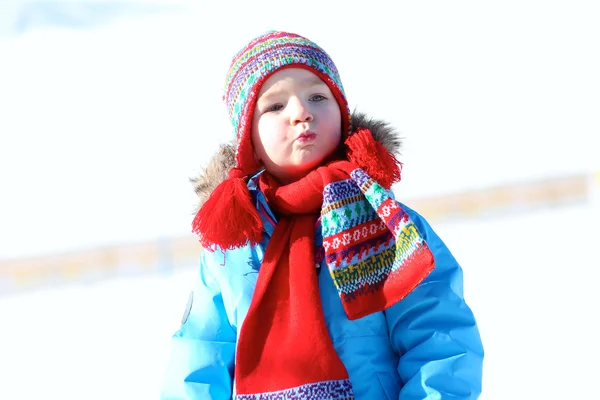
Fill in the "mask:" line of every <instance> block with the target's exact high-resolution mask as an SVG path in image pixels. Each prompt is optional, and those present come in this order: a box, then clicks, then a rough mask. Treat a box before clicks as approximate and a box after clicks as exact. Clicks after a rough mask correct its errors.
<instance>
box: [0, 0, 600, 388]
mask: <svg viewBox="0 0 600 400" xmlns="http://www.w3.org/2000/svg"><path fill="white" fill-rule="evenodd" d="M11 4H12V5H14V4H15V1H13V2H12V3H11ZM188 4H189V9H188V10H189V11H188V12H185V13H173V12H171V13H168V14H165V15H154V16H147V17H144V18H137V19H131V20H130V19H127V18H121V19H119V20H117V21H116V22H115V23H113V24H111V25H109V26H103V27H96V28H93V29H84V30H76V31H72V30H68V29H57V28H55V29H44V30H43V29H38V30H33V31H31V32H29V33H26V34H23V35H19V36H15V37H2V38H0V187H1V188H2V194H1V197H0V199H1V204H2V206H1V207H0V258H9V257H20V256H26V255H31V254H44V253H47V252H55V251H63V250H69V249H77V248H81V247H84V246H85V247H87V246H97V245H102V244H108V243H121V242H127V241H138V240H143V239H153V238H156V237H160V236H170V235H175V234H185V233H187V232H188V231H189V224H190V220H191V215H190V213H191V210H192V206H193V202H194V194H193V192H192V190H191V188H190V185H189V183H188V180H187V179H188V177H189V176H192V175H193V174H194V173H196V172H197V171H198V170H199V168H200V167H201V166H203V165H205V163H206V160H207V157H208V156H209V154H211V152H212V151H213V150H214V149H215V147H216V146H217V144H218V143H219V142H222V141H225V140H228V139H229V138H230V136H229V134H230V129H229V126H228V123H227V117H226V115H225V110H224V107H223V105H222V104H221V100H220V96H221V87H222V83H223V82H224V74H225V71H226V69H227V66H228V63H229V61H230V57H231V56H232V55H233V54H234V52H235V51H237V50H238V48H239V47H240V46H241V45H243V44H244V43H245V42H246V41H247V40H248V39H249V38H250V37H252V36H255V35H258V34H260V33H263V32H264V31H266V30H269V29H282V30H290V31H295V32H298V33H302V34H305V35H306V36H308V37H310V38H312V39H314V40H315V41H317V42H318V43H319V44H321V45H322V46H323V47H324V48H325V49H327V50H328V51H329V52H330V54H331V55H332V57H333V59H334V60H336V63H337V64H338V67H339V68H340V71H341V74H342V79H343V81H344V84H345V86H346V92H347V94H348V98H349V100H350V103H351V106H352V107H354V106H357V107H358V109H359V110H363V111H367V112H369V113H370V114H371V115H373V116H376V117H382V118H386V119H388V120H389V121H391V122H392V123H393V124H394V125H395V126H397V127H398V128H399V129H400V131H401V132H402V134H403V136H404V137H405V138H406V139H405V141H406V144H405V149H404V152H403V156H402V161H403V162H404V163H405V167H404V172H403V173H404V175H403V183H402V185H400V188H399V193H400V196H406V198H414V197H420V196H425V195H441V194H444V193H447V192H454V191H458V190H461V189H471V188H477V187H482V186H483V187H488V186H490V185H494V184H498V183H506V182H511V181H515V180H519V181H520V180H523V179H529V178H535V177H547V176H554V175H562V174H567V173H570V172H592V171H597V170H598V169H600V161H599V160H600V158H599V157H598V156H597V150H596V148H597V146H595V145H593V143H595V138H596V137H597V136H598V134H600V119H599V118H598V110H600V96H598V93H600V74H598V71H600V53H598V51H597V49H598V48H599V47H600V46H599V43H598V42H599V39H598V38H600V24H598V23H597V21H598V20H599V19H600V11H599V10H600V6H599V5H598V3H597V2H594V1H572V2H569V3H568V4H567V3H564V2H547V1H541V0H537V1H534V0H519V1H517V0H508V1H503V2H497V3H489V2H479V1H474V0H472V1H453V2H447V1H441V0H438V1H432V2H411V3H410V4H409V3H401V4H399V5H398V6H397V8H396V9H394V10H390V9H389V4H388V3H387V2H378V1H370V2H368V5H366V4H364V3H363V2H355V3H353V2H352V1H348V2H344V4H343V5H341V4H338V3H336V2H323V1H314V0H307V1H304V2H302V4H301V6H300V4H299V3H290V5H289V6H285V7H283V6H280V5H275V4H274V3H272V2H263V1H252V2H247V1H240V2H236V1H228V2H222V3H219V2H212V3H211V4H210V5H209V6H208V5H206V4H204V3H202V4H200V5H194V4H195V2H188ZM4 7H5V9H2V10H0V14H2V19H0V24H2V23H5V22H6V21H8V20H9V19H10V18H11V15H13V14H11V13H10V12H8V11H11V10H13V9H11V10H9V9H8V8H6V7H8V6H4ZM7 10H8V11H7ZM232 10H236V12H231V11H232ZM3 21H4V22H3ZM9 22H10V21H9ZM0 31H2V29H1V27H0ZM373 64H375V65H373ZM373 67H377V68H379V69H372V68H373ZM598 209H599V208H598V205H597V204H596V205H594V206H589V207H587V206H583V207H570V208H563V209H556V210H540V211H538V212H534V213H528V214H523V215H512V216H505V217H503V216H500V217H497V218H489V219H482V220H474V221H458V222H456V223H452V224H449V223H445V224H440V225H439V226H436V229H437V231H438V232H439V233H440V235H441V236H442V238H443V239H444V240H445V241H446V242H447V244H448V245H449V246H450V248H451V249H452V251H453V252H454V254H455V255H456V257H457V259H458V260H459V262H460V263H461V264H462V265H463V268H464V270H465V286H466V289H465V291H466V299H467V301H468V303H469V304H470V305H471V307H472V308H473V310H474V311H475V314H476V316H477V319H478V321H479V324H480V329H481V332H482V337H483V341H484V345H485V349H486V362H485V374H484V394H483V395H482V396H481V399H483V400H504V399H516V400H518V399H532V398H557V399H575V398H600V396H596V397H594V396H595V395H594V393H596V392H597V390H596V388H595V379H596V376H595V371H596V370H597V368H595V367H594V365H595V364H594V363H595V360H597V359H598V358H599V357H600V351H599V349H598V344H597V343H598V341H597V339H596V338H595V332H596V331H595V330H594V329H593V328H595V327H596V325H597V322H598V321H597V320H598V317H597V315H598V312H597V304H600V303H599V301H598V295H597V294H596V293H597V290H596V288H595V286H596V285H595V280H594V277H595V270H596V269H597V268H598V267H599V266H600V262H599V261H598V257H597V252H596V247H597V243H596V241H597V237H598V234H597V232H596V231H597V226H598V223H599V222H600V217H599V211H598ZM0 273H1V272H0ZM194 273H195V271H194V266H190V268H189V269H188V270H186V271H183V272H178V273H177V274H175V275H173V276H153V277H143V278H142V277H140V278H135V279H124V280H118V281H108V282H104V283H99V284H95V285H90V286H83V285H73V286H72V287H69V288H56V289H51V290H43V291H37V292H31V293H23V294H19V295H14V296H10V297H6V296H4V297H0V321H1V325H2V328H1V329H0V398H2V399H11V400H13V399H14V400H21V399H39V398H60V399H64V400H69V399H81V398H85V399H106V398H111V399H149V398H157V397H158V389H159V387H160V380H161V377H162V374H163V372H164V368H165V366H166V360H167V357H168V346H169V337H170V335H171V334H172V333H173V332H174V331H175V330H176V329H177V327H178V323H179V320H180V317H181V314H182V313H183V309H184V306H185V302H186V299H187V296H188V290H189V287H190V285H191V279H192V277H193V275H194Z"/></svg>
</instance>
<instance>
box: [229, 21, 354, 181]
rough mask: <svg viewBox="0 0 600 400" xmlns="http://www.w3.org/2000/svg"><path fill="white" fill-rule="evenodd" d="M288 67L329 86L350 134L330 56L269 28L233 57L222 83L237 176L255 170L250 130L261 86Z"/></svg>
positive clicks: (345, 106)
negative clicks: (307, 72)
mask: <svg viewBox="0 0 600 400" xmlns="http://www.w3.org/2000/svg"><path fill="white" fill-rule="evenodd" d="M288 67H295V68H305V69H307V70H309V71H311V72H312V73H314V74H315V75H317V76H318V77H319V78H320V79H321V80H323V82H325V83H326V84H327V85H328V86H329V89H330V90H331V92H332V93H333V95H334V96H335V98H336V100H337V102H338V104H339V106H340V112H341V115H342V132H343V133H346V134H349V133H350V126H351V123H350V110H349V108H348V102H347V101H346V96H345V93H344V88H343V86H342V81H341V80H340V75H339V73H338V70H337V68H336V66H335V64H334V63H333V61H332V60H331V58H330V57H329V55H328V54H327V53H326V52H325V51H324V50H323V49H322V48H321V47H319V46H318V45H317V44H315V43H313V42H312V41H310V40H309V39H307V38H305V37H302V36H300V35H297V34H294V33H288V32H277V31H269V32H267V33H266V34H263V35H261V36H259V37H257V38H255V39H253V40H252V41H250V42H249V43H248V44H247V45H246V46H245V47H244V48H242V49H241V50H240V51H239V52H238V53H237V54H236V55H235V56H234V58H233V60H232V62H231V65H230V67H229V72H228V74H227V79H226V83H225V91H224V95H223V100H224V102H225V104H226V106H227V111H228V112H229V117H230V119H231V124H232V125H233V130H234V133H235V135H236V139H237V149H236V169H237V170H238V171H239V173H238V175H241V174H244V175H245V174H250V173H252V172H255V171H256V169H257V166H256V163H255V160H254V152H253V151H252V140H251V129H252V119H253V113H254V107H255V104H256V101H257V98H258V93H259V91H260V88H261V86H262V84H263V83H264V82H265V81H266V80H267V79H268V77H269V76H270V75H271V74H273V73H275V72H276V71H279V70H281V69H283V68H288ZM344 137H345V136H344Z"/></svg>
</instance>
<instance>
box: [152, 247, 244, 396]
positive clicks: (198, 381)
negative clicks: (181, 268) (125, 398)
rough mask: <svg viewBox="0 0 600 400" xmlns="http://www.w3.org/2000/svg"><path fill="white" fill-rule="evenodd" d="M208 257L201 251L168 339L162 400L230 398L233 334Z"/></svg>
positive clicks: (209, 254)
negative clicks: (185, 305)
mask: <svg viewBox="0 0 600 400" xmlns="http://www.w3.org/2000/svg"><path fill="white" fill-rule="evenodd" d="M211 260H212V258H211V253H209V252H207V251H204V252H203V253H202V256H201V260H200V270H199V275H198V278H197V280H196V283H195V285H194V288H193V291H192V294H191V295H190V300H189V301H188V308H186V313H185V315H184V318H183V320H182V324H181V326H180V328H179V330H178V331H177V332H175V334H174V335H173V337H172V339H171V350H170V351H171V353H170V359H169V363H168V366H167V371H166V375H165V379H164V382H163V386H162V391H161V399H163V400H175V399H177V400H207V399H208V400H224V399H231V394H232V384H233V381H232V377H233V366H234V359H235V345H236V333H235V330H234V329H233V328H232V327H231V325H230V323H229V319H228V317H227V314H226V312H225V307H224V304H223V297H222V293H221V290H220V289H219V286H218V283H217V281H216V279H215V277H214V276H213V275H212V274H211V270H210V263H211V262H212V261H211ZM190 302H191V304H190ZM188 310H189V314H188Z"/></svg>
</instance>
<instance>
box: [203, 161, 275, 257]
mask: <svg viewBox="0 0 600 400" xmlns="http://www.w3.org/2000/svg"><path fill="white" fill-rule="evenodd" d="M243 176H244V175H243V172H242V171H240V170H238V169H232V170H231V172H230V173H229V178H228V179H226V180H225V181H223V182H222V183H221V184H220V185H218V186H217V187H216V188H215V190H214V191H213V193H211V195H210V197H209V198H208V200H207V201H206V202H205V203H204V204H203V205H202V207H201V208H200V210H199V211H198V213H197V214H196V216H195V217H194V220H193V222H192V232H194V233H196V234H197V235H198V236H199V237H200V243H201V244H202V246H203V247H204V248H206V249H208V250H214V249H215V247H216V246H217V245H218V246H220V247H221V248H223V249H234V248H237V247H242V246H244V245H245V244H246V243H247V242H248V241H250V242H251V243H258V242H260V239H261V238H262V231H263V225H262V220H261V219H260V215H258V211H257V210H256V207H255V206H254V203H253V202H252V196H251V195H250V192H249V191H248V186H247V184H246V181H245V180H244V178H243ZM228 228H231V229H228Z"/></svg>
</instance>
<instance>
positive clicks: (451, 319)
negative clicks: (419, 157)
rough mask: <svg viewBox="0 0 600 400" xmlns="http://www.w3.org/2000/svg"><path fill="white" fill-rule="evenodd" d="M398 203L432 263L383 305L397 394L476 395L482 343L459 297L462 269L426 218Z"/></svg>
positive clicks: (405, 398) (461, 399)
mask: <svg viewBox="0 0 600 400" xmlns="http://www.w3.org/2000/svg"><path fill="white" fill-rule="evenodd" d="M401 206H402V207H403V208H404V210H406V212H407V213H408V214H409V215H410V217H411V218H412V219H413V222H414V223H415V225H416V226H417V228H418V229H419V231H420V232H421V234H422V235H423V236H424V239H425V241H426V242H427V244H428V245H429V247H430V249H431V251H432V253H433V256H434V259H435V263H436V265H435V268H434V270H433V271H432V272H431V273H430V274H429V276H428V277H427V278H426V279H425V280H424V281H423V282H421V284H420V285H418V286H417V287H416V288H415V289H414V290H413V291H412V292H411V293H410V294H409V295H407V296H406V297H405V298H404V299H403V300H402V301H400V302H399V303H397V304H395V305H394V306H392V307H390V308H389V309H387V310H386V311H385V313H386V319H387V323H388V329H389V333H390V339H391V342H392V345H393V346H394V348H395V350H396V351H397V352H398V353H399V354H400V361H399V364H398V373H399V376H400V379H401V380H402V382H403V387H402V389H401V391H400V399H402V400H423V399H440V400H444V399H453V400H467V399H469V400H474V399H477V398H478V397H479V394H480V393H481V379H482V366H483V346H482V343H481V339H480V335H479V330H478V328H477V323H476V321H475V318H474V316H473V313H472V312H471V309H470V308H469V307H468V306H467V304H466V303H465V301H464V298H463V277H462V269H461V267H460V266H459V265H458V263H457V262H456V260H455V259H454V257H453V256H452V254H451V253H450V251H449V250H448V248H447V247H446V245H445V244H444V243H443V242H442V240H441V239H440V238H439V237H438V235H437V234H436V233H435V232H434V231H433V230H432V229H431V226H430V225H429V224H428V223H427V221H425V219H424V218H423V217H421V216H420V215H419V214H417V213H416V212H414V211H413V210H411V209H410V208H408V207H406V206H405V205H401Z"/></svg>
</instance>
